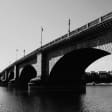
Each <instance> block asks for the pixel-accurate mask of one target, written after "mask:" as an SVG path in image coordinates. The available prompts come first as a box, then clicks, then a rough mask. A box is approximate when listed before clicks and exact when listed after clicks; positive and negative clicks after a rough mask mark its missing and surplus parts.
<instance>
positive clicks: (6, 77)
mask: <svg viewBox="0 0 112 112" xmlns="http://www.w3.org/2000/svg"><path fill="white" fill-rule="evenodd" d="M4 75H5V77H4V81H7V79H8V76H7V71H5V74H4Z"/></svg>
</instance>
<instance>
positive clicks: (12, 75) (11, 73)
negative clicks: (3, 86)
mask: <svg viewBox="0 0 112 112" xmlns="http://www.w3.org/2000/svg"><path fill="white" fill-rule="evenodd" d="M13 78H14V72H13V71H10V72H9V73H8V81H10V80H11V79H13Z"/></svg>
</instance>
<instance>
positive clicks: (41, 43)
mask: <svg viewBox="0 0 112 112" xmlns="http://www.w3.org/2000/svg"><path fill="white" fill-rule="evenodd" d="M42 33H43V27H41V41H40V44H41V48H42V41H43V40H42V36H43V35H42Z"/></svg>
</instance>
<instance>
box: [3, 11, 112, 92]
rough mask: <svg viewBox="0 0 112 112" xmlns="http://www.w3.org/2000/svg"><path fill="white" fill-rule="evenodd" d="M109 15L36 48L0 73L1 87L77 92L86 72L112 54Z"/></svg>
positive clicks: (82, 85) (111, 24) (111, 15)
mask: <svg viewBox="0 0 112 112" xmlns="http://www.w3.org/2000/svg"><path fill="white" fill-rule="evenodd" d="M111 37H112V13H109V14H107V15H104V16H102V17H100V18H98V19H96V20H94V21H92V22H90V23H88V24H86V25H84V26H82V27H80V28H78V29H76V30H74V31H72V32H70V34H69V35H68V34H65V35H64V36H62V37H60V38H58V39H56V40H54V41H52V42H50V43H48V44H46V45H44V46H42V48H39V49H36V50H35V51H33V52H31V53H30V54H28V55H26V56H25V57H23V58H21V59H19V60H17V61H16V62H14V63H13V64H11V65H10V66H8V67H6V68H5V69H4V70H3V71H2V72H1V84H2V85H9V86H10V85H13V86H16V87H20V88H21V87H23V86H27V85H29V87H31V88H38V89H39V88H41V87H45V88H47V89H48V88H49V89H51V88H52V89H54V90H56V89H57V88H58V90H59V89H60V90H75V91H79V90H80V89H82V88H83V87H84V86H85V82H84V77H83V76H84V73H85V69H86V68H87V67H88V66H89V65H90V64H91V63H92V62H93V61H95V60H97V59H98V58H100V57H102V56H105V55H108V54H110V53H111V52H112V49H111V48H112V45H111V44H112V38H111Z"/></svg>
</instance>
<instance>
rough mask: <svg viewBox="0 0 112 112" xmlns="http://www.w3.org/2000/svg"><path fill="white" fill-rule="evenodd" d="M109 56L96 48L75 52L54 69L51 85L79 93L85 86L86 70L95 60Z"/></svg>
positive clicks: (60, 61) (51, 74)
mask: <svg viewBox="0 0 112 112" xmlns="http://www.w3.org/2000/svg"><path fill="white" fill-rule="evenodd" d="M109 54H110V53H108V52H106V51H103V50H99V49H94V48H84V49H79V50H74V51H73V52H70V53H68V54H66V55H65V56H63V57H62V58H61V59H60V60H59V61H58V62H57V63H56V64H55V66H54V67H53V69H52V71H51V73H50V77H49V83H50V85H52V86H53V87H59V88H60V87H64V88H72V89H75V90H76V91H79V90H80V89H82V87H84V86H85V80H84V74H85V69H86V68H87V67H88V66H89V65H90V64H91V63H92V62H94V61H95V60H97V59H99V58H101V57H103V56H105V55H109Z"/></svg>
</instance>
